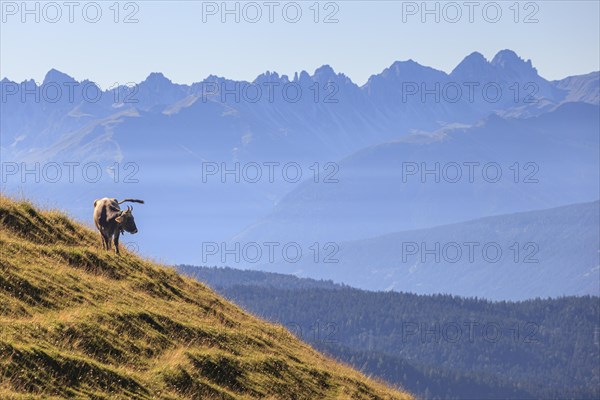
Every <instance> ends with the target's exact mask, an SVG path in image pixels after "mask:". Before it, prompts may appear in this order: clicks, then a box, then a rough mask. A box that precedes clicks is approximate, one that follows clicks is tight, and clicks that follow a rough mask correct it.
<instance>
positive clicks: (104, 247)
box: [100, 232, 106, 250]
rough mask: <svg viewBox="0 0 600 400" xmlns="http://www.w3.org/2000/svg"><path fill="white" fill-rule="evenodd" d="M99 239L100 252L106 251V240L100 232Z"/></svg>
mask: <svg viewBox="0 0 600 400" xmlns="http://www.w3.org/2000/svg"><path fill="white" fill-rule="evenodd" d="M100 238H101V239H102V250H106V239H104V234H103V233H102V232H100Z"/></svg>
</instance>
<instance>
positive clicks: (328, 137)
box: [0, 50, 598, 160]
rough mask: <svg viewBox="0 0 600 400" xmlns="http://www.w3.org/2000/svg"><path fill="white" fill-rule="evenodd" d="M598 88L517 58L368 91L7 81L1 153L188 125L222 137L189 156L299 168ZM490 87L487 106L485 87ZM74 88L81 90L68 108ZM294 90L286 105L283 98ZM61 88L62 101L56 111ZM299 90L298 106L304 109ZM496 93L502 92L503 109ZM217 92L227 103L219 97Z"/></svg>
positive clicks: (324, 73)
mask: <svg viewBox="0 0 600 400" xmlns="http://www.w3.org/2000/svg"><path fill="white" fill-rule="evenodd" d="M597 81H598V73H596V72H594V73H591V74H588V75H582V76H578V77H572V78H570V79H569V78H567V79H565V80H562V81H556V82H550V81H547V80H545V79H543V78H542V77H540V76H539V75H538V73H537V70H536V69H535V68H533V66H532V64H531V61H530V60H528V61H524V60H522V59H521V58H519V56H518V55H516V54H515V53H514V52H512V51H510V50H503V51H501V52H499V53H498V54H497V55H496V56H495V57H494V58H493V59H492V60H491V61H487V60H486V59H485V58H484V57H483V56H482V55H481V54H479V53H472V54H471V55H469V56H467V57H466V58H465V59H464V60H463V61H462V62H461V63H460V64H459V65H458V66H457V67H456V68H455V69H454V70H453V71H452V72H451V73H450V74H447V73H445V72H442V71H438V70H435V69H432V68H429V67H425V66H422V65H420V64H418V63H416V62H414V61H412V60H409V61H404V62H400V61H397V62H395V63H393V64H392V65H391V66H390V67H389V68H386V69H385V70H384V71H382V72H381V73H380V74H377V75H373V76H371V77H370V78H369V80H368V82H367V83H366V84H364V85H363V86H362V87H359V86H357V85H356V84H354V83H353V82H352V81H351V80H350V79H349V78H348V77H347V76H345V75H344V74H341V73H336V72H335V71H334V70H333V69H332V68H331V67H330V66H328V65H324V66H322V67H320V68H318V69H317V70H316V71H315V72H314V73H313V74H312V75H309V74H308V73H307V72H306V71H302V72H300V73H299V74H298V73H296V74H295V76H294V77H293V78H290V77H288V76H286V75H282V76H280V75H279V74H277V73H276V72H269V71H267V72H266V73H264V74H261V75H259V76H258V77H256V79H255V80H254V81H253V82H244V81H233V80H229V79H226V78H221V77H217V76H214V75H211V76H209V77H207V78H206V79H204V80H203V81H201V82H197V83H193V84H191V85H180V84H175V83H173V82H171V81H170V80H169V79H168V78H166V77H165V76H164V75H163V74H162V73H152V74H150V75H149V76H148V77H147V78H146V79H145V80H144V81H142V82H140V83H139V84H136V85H135V86H134V87H133V88H128V87H127V86H124V85H122V86H119V87H117V88H113V89H110V90H105V91H103V92H98V91H99V90H100V89H99V88H97V87H96V86H95V85H94V84H93V83H92V82H90V81H87V80H84V81H82V82H77V81H75V80H74V79H73V78H72V77H70V76H68V75H67V74H65V73H63V72H60V71H57V70H51V71H49V72H48V73H47V75H46V77H45V79H44V82H43V83H42V85H40V86H38V85H37V84H36V83H35V82H34V81H33V80H29V81H26V82H22V83H20V84H17V83H16V82H12V81H9V80H8V79H6V78H4V79H3V80H2V81H1V82H2V85H1V86H2V96H3V97H2V98H3V110H2V122H1V126H0V127H1V129H2V132H3V135H2V136H3V137H2V143H1V146H2V151H3V153H4V154H3V155H4V156H5V157H6V159H9V158H16V157H17V156H18V157H21V158H23V157H25V156H27V157H29V158H31V157H37V158H44V157H45V158H59V157H61V156H62V157H67V156H68V155H69V153H70V152H71V151H73V150H69V149H72V148H73V146H76V147H78V148H80V150H81V147H82V145H83V143H87V150H86V149H85V148H84V149H83V150H84V151H83V154H84V155H85V154H87V155H88V157H92V155H93V156H94V157H98V156H102V157H106V158H107V159H111V160H114V159H119V158H120V157H123V156H126V155H127V154H135V153H136V150H140V149H139V148H140V146H141V147H142V148H143V147H144V146H149V145H151V144H153V143H154V142H155V141H159V142H160V140H161V136H163V135H164V134H163V133H160V132H164V130H165V129H168V128H167V125H165V124H166V123H168V127H171V128H172V127H173V126H177V125H180V124H181V125H182V126H187V127H189V128H194V129H195V131H196V132H197V133H198V134H199V133H201V132H211V131H212V132H216V131H218V132H221V133H220V135H219V138H217V137H214V135H212V136H205V134H201V135H198V134H196V135H194V136H193V137H191V136H190V135H187V136H184V135H176V136H175V137H174V138H173V139H174V140H175V141H176V142H178V143H181V144H182V145H185V146H186V147H189V148H190V149H192V150H199V149H201V148H204V147H206V146H208V147H210V148H212V150H213V152H212V153H211V154H213V153H215V152H216V153H217V154H219V155H220V156H222V157H225V158H226V159H232V158H236V157H237V158H242V159H243V158H244V157H246V158H253V159H255V158H257V157H258V158H264V157H269V156H271V157H272V156H273V155H274V154H282V155H283V156H284V157H285V156H287V157H299V156H300V155H302V154H304V153H303V152H306V151H308V152H309V154H311V157H312V158H315V157H330V158H331V157H333V158H337V157H340V156H344V155H348V154H349V153H350V152H353V151H355V150H357V149H359V148H361V147H364V146H367V145H370V144H375V143H377V142H381V141H385V140H389V139H391V138H394V137H399V136H402V135H404V134H406V133H408V132H409V131H410V130H411V129H421V130H431V129H435V128H438V127H440V126H443V125H445V124H448V123H455V122H459V123H472V122H475V121H476V120H478V119H479V118H481V117H483V116H485V115H487V114H488V113H494V112H496V113H511V114H512V115H514V114H515V113H517V114H523V113H526V114H527V115H535V114H537V113H539V112H541V111H546V110H548V108H549V107H554V106H557V105H559V104H561V103H562V102H564V101H584V102H591V103H594V104H598V96H597ZM490 84H491V86H490V87H488V88H487V90H486V91H485V92H486V93H487V92H489V93H488V94H487V95H486V94H484V92H483V88H484V87H486V85H490ZM22 85H24V86H22ZM44 85H46V86H44ZM69 85H71V86H74V87H75V89H73V92H72V98H70V97H71V96H70V94H69V93H68V90H67V87H70V86H69ZM248 85H254V86H252V87H253V88H256V87H261V88H262V93H261V94H260V95H258V96H257V94H256V92H255V91H254V89H244V88H247V87H248ZM286 85H287V92H286V93H287V94H285V93H283V89H282V88H284V87H286ZM423 85H424V86H423ZM42 86H44V87H42ZM25 87H26V88H27V89H28V90H30V91H34V92H35V91H37V92H38V94H39V95H40V98H39V99H37V101H36V100H34V98H35V95H32V94H24V91H23V89H24V88H25ZM56 87H61V88H62V89H63V92H62V94H61V95H59V96H58V99H57V100H56V101H54V98H55V97H56V95H55V91H54V90H55V89H56ZM269 88H270V89H272V91H273V93H272V95H273V96H272V99H273V101H271V100H272V99H271V93H270V92H269V90H270V89H269ZM290 88H292V89H293V90H290ZM298 88H299V89H301V97H300V98H299V99H297V100H296V98H295V95H294V90H297V89H298ZM457 88H459V89H460V90H461V93H460V94H459V95H458V97H457V92H456V90H455V89H457ZM490 88H491V89H490ZM494 88H500V89H501V92H502V93H501V96H500V97H499V98H498V99H497V100H496V95H495V94H494V90H495V89H494ZM221 89H224V91H222V90H221ZM14 90H16V91H17V93H16V94H12V92H13V91H14ZM215 90H218V91H219V92H221V93H226V92H227V91H229V94H225V95H224V96H225V98H222V95H221V93H218V94H215ZM415 91H416V92H415ZM428 91H429V92H431V91H433V92H435V94H433V95H432V94H427V93H428ZM471 91H472V93H471ZM22 96H24V99H23V97H22ZM236 97H237V99H236ZM471 97H472V98H471ZM455 98H456V100H455ZM86 99H87V100H86ZM255 99H258V100H256V101H255ZM286 99H287V100H286ZM440 99H441V100H440ZM486 99H487V100H486ZM23 100H24V101H23ZM51 100H52V101H51ZM223 100H224V101H223ZM425 105H426V107H424V106H425ZM141 121H148V122H149V123H150V121H152V122H151V123H150V125H148V124H147V123H141ZM124 130H125V131H127V132H129V133H128V134H127V135H126V136H124V133H119V132H122V131H124ZM171 130H172V129H171ZM136 132H137V133H136ZM142 132H143V135H144V138H146V139H150V140H149V141H148V142H143V143H140V142H139V140H138V141H136V143H135V144H136V145H137V147H135V146H134V145H133V142H131V141H130V140H131V139H134V138H137V139H139V137H140V135H141V134H142ZM129 137H131V139H129ZM48 146H49V147H50V149H44V151H43V152H42V150H41V149H42V148H46V147H48ZM167 148H168V147H167ZM236 149H237V150H236ZM172 150H173V151H176V149H175V148H173V149H172ZM205 154H206V153H205ZM34 155H35V156H34Z"/></svg>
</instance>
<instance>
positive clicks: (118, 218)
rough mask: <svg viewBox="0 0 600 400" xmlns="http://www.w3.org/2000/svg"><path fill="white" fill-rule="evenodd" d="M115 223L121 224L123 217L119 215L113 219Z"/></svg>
mask: <svg viewBox="0 0 600 400" xmlns="http://www.w3.org/2000/svg"><path fill="white" fill-rule="evenodd" d="M115 221H117V222H118V223H119V224H120V223H121V222H123V216H122V215H119V216H118V217H117V218H115Z"/></svg>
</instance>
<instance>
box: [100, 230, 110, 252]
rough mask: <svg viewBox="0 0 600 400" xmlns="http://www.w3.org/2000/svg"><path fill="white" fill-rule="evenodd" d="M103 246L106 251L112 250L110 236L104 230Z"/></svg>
mask: <svg viewBox="0 0 600 400" xmlns="http://www.w3.org/2000/svg"><path fill="white" fill-rule="evenodd" d="M101 234H102V248H103V249H104V250H106V251H108V250H110V238H109V237H108V235H107V234H106V232H102V233H101Z"/></svg>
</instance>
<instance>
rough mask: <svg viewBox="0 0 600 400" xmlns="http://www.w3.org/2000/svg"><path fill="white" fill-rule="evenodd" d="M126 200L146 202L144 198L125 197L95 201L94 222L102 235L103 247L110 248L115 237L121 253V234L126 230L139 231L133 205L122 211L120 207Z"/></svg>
mask: <svg viewBox="0 0 600 400" xmlns="http://www.w3.org/2000/svg"><path fill="white" fill-rule="evenodd" d="M126 201H128V202H132V203H141V204H144V201H143V200H136V199H125V200H123V201H117V199H109V198H108V197H105V198H103V199H99V200H96V201H94V224H96V228H98V230H99V231H100V236H102V248H103V249H104V250H110V247H111V246H110V242H111V239H113V240H114V243H115V252H116V253H117V254H119V235H120V234H121V233H125V232H128V233H131V234H134V233H137V231H138V230H137V227H136V226H135V221H134V219H133V213H132V212H133V207H131V206H127V210H125V211H122V210H121V208H120V207H119V204H122V203H125V202H126Z"/></svg>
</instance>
